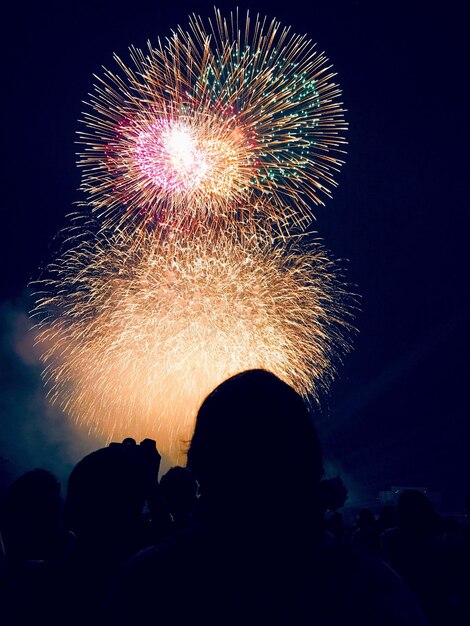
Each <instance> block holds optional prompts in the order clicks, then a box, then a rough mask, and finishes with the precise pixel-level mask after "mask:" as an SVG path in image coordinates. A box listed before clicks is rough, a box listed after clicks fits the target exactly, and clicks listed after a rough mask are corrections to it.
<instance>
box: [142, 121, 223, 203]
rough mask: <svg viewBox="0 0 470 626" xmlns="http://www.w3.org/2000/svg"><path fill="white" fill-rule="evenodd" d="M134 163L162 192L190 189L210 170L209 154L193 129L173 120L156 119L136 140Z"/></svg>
mask: <svg viewBox="0 0 470 626" xmlns="http://www.w3.org/2000/svg"><path fill="white" fill-rule="evenodd" d="M135 163H136V165H137V167H138V168H139V170H140V171H141V172H142V174H144V175H145V176H146V177H147V178H148V180H149V181H150V182H151V183H152V184H154V185H155V186H157V187H158V188H160V189H162V190H165V191H179V192H190V191H192V190H194V189H195V188H196V187H198V186H199V185H200V184H201V182H202V181H203V179H204V177H205V176H207V175H208V173H209V172H210V170H211V164H210V161H209V155H208V154H207V152H205V151H204V150H203V149H201V147H200V146H199V145H198V140H197V137H196V136H195V133H194V131H193V130H192V129H191V128H190V127H189V126H188V125H186V124H184V123H182V122H179V121H174V120H164V119H162V120H157V121H155V122H154V123H153V124H152V125H150V126H149V127H148V128H147V129H145V130H142V131H141V132H140V133H139V135H138V137H137V140H136V148H135Z"/></svg>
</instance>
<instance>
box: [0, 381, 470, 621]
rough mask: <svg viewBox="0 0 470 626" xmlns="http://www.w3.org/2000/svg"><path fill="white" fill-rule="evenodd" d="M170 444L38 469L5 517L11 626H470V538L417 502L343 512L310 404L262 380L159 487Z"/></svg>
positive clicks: (4, 615) (0, 524)
mask: <svg viewBox="0 0 470 626" xmlns="http://www.w3.org/2000/svg"><path fill="white" fill-rule="evenodd" d="M159 469H160V455H159V453H158V450H157V448H156V444H155V442H153V441H152V440H149V439H146V440H144V441H143V442H141V443H140V444H139V445H137V444H136V442H135V441H134V440H133V439H126V440H124V441H123V442H122V443H120V444H111V445H110V446H108V447H106V448H103V449H100V450H97V451H95V452H93V453H91V454H89V455H88V456H86V457H85V458H84V459H82V460H81V461H80V462H79V463H78V464H77V465H76V467H75V468H74V469H73V471H72V473H71V475H70V478H69V481H68V485H67V493H66V498H65V502H62V500H61V491H60V484H59V481H58V480H57V479H56V478H55V477H54V476H53V475H52V474H51V473H49V472H47V471H45V470H42V469H37V470H33V471H31V472H28V473H26V474H25V475H23V476H21V477H20V478H19V479H18V480H17V481H16V482H15V483H14V484H13V485H12V486H11V487H10V490H9V492H8V493H7V496H6V498H5V499H4V501H3V502H2V506H1V510H0V531H1V534H0V585H1V587H0V607H1V608H0V612H1V613H0V621H1V623H2V624H5V626H33V625H34V626H38V625H50V626H58V625H60V626H78V625H80V626H88V625H90V626H141V625H142V626H143V625H148V626H151V625H160V624H161V625H165V626H167V625H170V624H171V625H172V626H179V625H183V624H184V625H185V626H187V625H188V624H198V625H199V624H201V625H202V624H204V625H207V626H213V625H214V626H215V625H216V624H217V625H218V626H220V625H227V626H232V625H233V626H235V625H237V626H241V625H243V624H246V625H252V624H253V625H259V626H281V625H284V626H287V625H294V626H304V625H305V626H306V625H307V624H308V625H310V626H333V625H338V626H339V625H341V626H345V625H348V624H349V625H352V626H355V625H357V626H369V625H370V626H388V625H390V626H395V625H396V626H400V625H403V626H407V625H409V626H421V625H422V626H453V625H455V626H463V625H464V624H468V623H470V593H469V592H470V567H469V564H470V526H468V525H466V524H465V522H457V521H455V520H447V519H445V518H443V517H441V516H440V515H438V514H437V513H436V512H435V511H434V509H433V507H432V505H431V503H430V501H429V500H428V499H427V497H426V496H425V495H424V494H423V493H421V492H420V491H416V490H407V491H404V492H403V493H402V494H401V496H400V499H399V502H398V505H397V506H396V507H394V506H390V505H389V506H385V507H383V508H382V510H381V511H380V512H379V513H378V514H376V513H374V512H373V511H371V510H368V509H363V510H362V511H360V512H359V514H358V515H357V518H356V521H355V524H354V525H353V526H351V525H348V524H346V523H345V521H344V518H343V515H342V514H341V513H340V512H339V511H338V509H341V507H342V506H343V504H344V503H345V501H346V498H347V491H346V488H345V486H344V484H343V482H342V480H341V479H340V478H335V479H330V480H325V479H323V459H322V451H321V446H320V442H319V440H318V436H317V433H316V430H315V427H314V424H313V421H312V419H311V416H310V414H309V411H308V409H307V407H306V405H305V404H304V402H303V400H302V399H301V397H300V396H299V395H298V394H297V393H296V392H295V391H294V390H293V389H292V388H291V387H289V386H288V385H287V384H285V383H284V382H282V381H281V380H280V379H279V378H277V377H276V376H274V375H273V374H271V373H268V372H266V371H263V370H250V371H247V372H244V373H242V374H238V375H237V376H234V377H232V378H230V379H229V380H227V381H225V382H224V383H222V384H221V385H220V386H219V387H218V388H217V389H215V390H214V391H213V392H212V393H211V394H210V395H209V396H208V397H207V398H206V400H205V401H204V403H203V404H202V406H201V408H200V410H199V413H198V416H197V420H196V426H195V431H194V435H193V437H192V440H191V443H190V445H189V449H188V454H187V467H174V468H172V469H170V470H169V471H168V472H167V473H166V474H165V475H163V476H162V478H161V479H160V482H158V474H159Z"/></svg>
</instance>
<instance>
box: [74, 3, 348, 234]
mask: <svg viewBox="0 0 470 626" xmlns="http://www.w3.org/2000/svg"><path fill="white" fill-rule="evenodd" d="M130 57H131V63H130V65H129V66H127V65H126V64H125V63H124V62H123V61H121V60H120V59H119V58H118V57H116V61H117V64H118V66H119V68H118V70H117V71H116V73H113V72H111V71H108V70H105V71H104V74H103V77H101V78H98V82H97V84H96V86H95V89H94V92H93V94H92V95H91V99H90V103H89V104H90V105H91V109H90V110H88V112H87V113H85V118H84V122H85V124H86V130H83V131H82V132H81V134H80V137H81V140H80V141H81V143H82V144H83V145H84V150H83V152H82V154H81V157H80V161H79V164H80V165H81V167H82V168H83V177H82V189H83V190H84V191H85V193H86V194H87V198H88V200H89V202H90V204H91V206H92V207H93V208H94V210H95V211H96V212H97V214H98V215H99V216H101V217H102V218H103V219H104V220H105V222H106V223H107V224H108V225H110V226H111V225H112V226H116V225H118V226H121V227H122V226H124V225H126V226H128V225H131V226H132V227H135V226H136V225H139V224H141V223H142V222H150V223H152V224H154V223H155V222H159V221H161V220H165V219H167V217H168V213H170V215H171V216H172V218H171V219H176V220H177V221H178V220H182V221H184V220H185V219H187V218H188V217H189V218H190V219H191V218H193V217H195V218H196V221H198V220H199V219H201V218H202V219H204V220H205V222H206V224H208V225H209V226H211V225H212V226H213V225H214V224H218V223H219V222H220V221H222V222H223V225H224V227H225V225H226V223H227V222H229V223H236V221H237V220H238V211H239V208H240V206H243V207H244V210H245V212H246V210H248V212H249V214H250V217H261V222H262V220H263V219H266V218H269V219H271V220H274V221H275V222H282V223H283V224H285V220H286V218H287V220H288V221H289V223H292V224H296V225H299V224H300V225H302V224H303V225H305V224H306V223H307V222H308V221H309V220H310V219H311V217H312V216H311V208H310V207H311V202H312V201H313V202H314V203H322V198H324V197H325V196H328V195H329V193H330V190H331V188H332V187H333V186H334V184H335V182H334V179H333V174H334V172H335V171H336V170H337V169H338V167H339V165H340V164H341V161H340V160H339V159H338V157H339V156H340V154H341V151H342V150H341V149H342V146H343V145H344V143H345V142H344V139H343V131H344V129H345V123H344V119H343V111H342V109H341V103H340V102H339V97H340V91H339V89H338V87H337V85H336V84H335V83H334V82H333V77H334V74H333V73H332V71H331V66H329V65H328V61H327V59H326V57H325V56H324V55H323V54H319V53H317V52H316V50H315V47H314V44H312V42H311V41H309V40H308V39H307V38H306V37H305V36H300V35H293V34H291V33H290V31H289V29H288V28H282V27H281V26H280V24H279V22H277V21H275V20H274V21H272V22H269V21H267V20H266V19H259V18H256V19H255V20H251V19H250V17H249V15H248V14H247V16H246V18H245V19H244V20H240V21H239V19H238V15H235V16H234V15H231V16H230V18H229V19H228V20H226V19H224V18H223V17H222V15H221V14H220V13H219V12H218V11H216V16H215V20H214V21H211V20H209V21H208V23H207V24H206V23H205V22H204V21H203V20H201V18H199V17H196V16H193V17H192V18H191V19H190V23H189V28H188V29H187V30H184V29H183V28H179V29H177V30H176V31H175V32H173V33H172V35H171V36H170V37H169V38H167V39H166V40H165V41H163V42H162V41H158V43H157V45H156V46H150V44H149V48H148V50H147V51H146V52H143V51H141V50H138V49H135V48H131V51H130ZM246 207H251V208H249V209H246ZM291 207H294V208H291Z"/></svg>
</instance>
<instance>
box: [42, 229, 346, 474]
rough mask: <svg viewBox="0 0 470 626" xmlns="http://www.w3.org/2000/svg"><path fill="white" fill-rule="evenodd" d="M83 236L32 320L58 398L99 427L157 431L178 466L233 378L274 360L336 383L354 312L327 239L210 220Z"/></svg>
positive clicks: (289, 373)
mask: <svg viewBox="0 0 470 626" xmlns="http://www.w3.org/2000/svg"><path fill="white" fill-rule="evenodd" d="M79 231H80V233H81V235H80V237H79V238H78V240H77V241H75V243H73V244H72V245H70V246H69V249H68V250H67V251H66V252H64V253H63V254H62V255H61V256H60V257H59V258H58V259H57V260H56V261H55V262H53V263H52V264H51V266H50V267H49V268H48V270H47V278H45V280H44V282H43V283H42V285H41V289H42V293H39V294H38V299H37V305H36V309H35V312H34V314H35V317H36V320H37V340H38V343H39V345H40V347H41V349H42V352H43V357H42V358H43V361H44V363H45V373H44V376H45V378H46V381H47V385H48V387H49V394H50V398H51V399H52V401H53V402H55V403H57V404H58V405H60V406H61V407H62V409H63V410H64V411H66V412H67V413H68V414H69V415H70V416H72V417H73V418H74V419H75V420H77V421H78V422H79V423H80V424H82V425H84V426H86V427H87V428H88V429H89V430H90V431H91V430H92V431H97V432H100V433H102V434H104V435H105V436H106V437H107V439H108V440H109V439H111V438H122V437H125V436H128V435H129V434H132V436H134V437H142V438H143V437H148V436H153V437H154V438H155V439H156V440H157V442H158V445H159V448H160V449H161V451H162V452H163V453H165V454H167V455H169V456H170V458H172V459H173V460H174V461H175V462H177V461H178V459H179V460H180V461H181V455H182V452H183V449H184V444H185V442H187V441H188V440H189V439H190V436H191V434H192V428H193V426H194V419H195V415H196V412H197V409H198V407H199V405H200V404H201V402H202V400H203V399H204V397H205V396H206V395H207V393H209V392H210V391H211V390H212V389H213V388H214V387H215V386H216V385H218V384H219V383H221V382H222V381H223V380H225V379H226V378H227V377H229V376H231V375H233V374H235V373H237V372H240V371H242V370H245V369H248V368H253V367H261V368H265V369H267V370H269V371H272V372H274V373H276V374H277V375H278V376H280V377H281V378H282V379H284V380H285V381H286V382H288V383H290V384H291V385H293V386H294V387H295V389H297V390H298V391H299V392H300V393H302V394H303V395H304V396H305V397H307V396H313V397H318V395H319V394H320V393H321V392H322V390H326V389H327V388H328V384H329V382H330V380H331V378H332V376H333V374H334V363H335V362H337V358H335V357H338V356H340V355H341V354H342V353H344V352H345V351H346V350H347V349H348V347H349V342H348V338H347V337H348V329H349V323H348V321H346V320H348V315H349V312H350V309H349V308H348V306H349V305H348V304H347V303H348V296H347V294H346V292H345V289H344V286H343V284H342V283H341V280H340V279H339V277H338V275H337V270H336V269H335V265H334V264H333V263H332V262H331V261H330V260H329V259H328V256H327V255H326V253H325V251H324V250H323V248H322V247H321V246H319V245H318V244H310V246H309V247H307V248H306V249H305V248H304V249H302V250H301V249H300V247H298V246H297V245H295V244H294V243H293V242H291V243H289V244H288V243H286V242H281V243H280V244H279V245H278V246H275V247H272V246H271V245H269V244H267V243H265V242H264V241H263V240H262V239H260V238H256V237H253V236H252V235H250V236H249V237H248V238H243V237H239V236H238V235H237V236H235V235H230V234H227V233H225V234H224V235H219V236H218V237H217V238H214V237H208V236H206V235H207V233H204V227H203V226H201V232H196V233H194V232H193V233H189V232H188V231H186V232H177V233H174V237H168V238H166V239H165V240H161V241H160V242H159V245H158V246H156V245H155V241H154V238H153V237H152V236H150V235H149V236H147V237H145V239H144V240H143V241H142V245H141V246H139V247H138V248H136V247H135V246H132V245H131V243H130V242H129V241H128V238H127V237H126V236H125V235H123V234H122V233H118V234H114V235H112V236H105V235H104V234H103V232H102V231H101V232H100V233H99V234H98V235H96V234H95V235H94V236H93V237H89V236H84V235H83V233H84V232H86V229H84V228H83V226H80V227H79ZM74 237H75V235H74Z"/></svg>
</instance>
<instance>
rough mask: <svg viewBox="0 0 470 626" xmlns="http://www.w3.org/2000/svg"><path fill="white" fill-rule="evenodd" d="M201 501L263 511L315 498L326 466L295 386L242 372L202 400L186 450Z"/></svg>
mask: <svg viewBox="0 0 470 626" xmlns="http://www.w3.org/2000/svg"><path fill="white" fill-rule="evenodd" d="M188 467H189V468H190V469H191V471H192V473H193V475H194V476H195V477H196V478H197V480H198V482H199V484H200V487H201V494H202V497H203V498H205V499H206V500H210V501H211V502H212V503H214V504H222V505H224V506H226V505H227V504H228V505H229V506H230V502H235V503H240V502H245V503H246V504H247V505H249V506H252V507H254V508H258V509H260V508H262V507H263V506H265V505H266V504H267V503H268V502H269V503H272V502H273V501H276V500H277V501H279V502H286V501H287V500H289V502H290V503H291V504H293V503H294V502H295V503H296V505H300V503H301V502H303V501H305V500H306V499H309V498H311V497H314V495H315V494H316V490H317V487H318V483H319V481H320V478H321V475H322V472H323V466H322V455H321V450H320V445H319V441H318V437H317V433H316V430H315V427H314V425H313V422H312V419H311V417H310V414H309V411H308V409H307V407H306V405H305V403H304V401H303V400H302V398H301V397H300V396H299V394H298V393H296V392H295V391H294V390H293V389H292V388H291V387H289V385H287V384H286V383H284V382H283V381H282V380H280V379H279V378H278V377H277V376H275V375H274V374H271V373H269V372H266V371H264V370H250V371H247V372H243V373H242V374H238V375H236V376H234V377H232V378H230V379H229V380H227V381H225V382H224V383H222V384H221V385H219V387H217V388H216V389H215V390H214V391H213V392H212V393H211V394H210V395H209V396H208V397H207V398H206V399H205V400H204V402H203V404H202V406H201V408H200V409H199V413H198V416H197V420H196V427H195V431H194V435H193V438H192V441H191V445H190V448H189V452H188Z"/></svg>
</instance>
